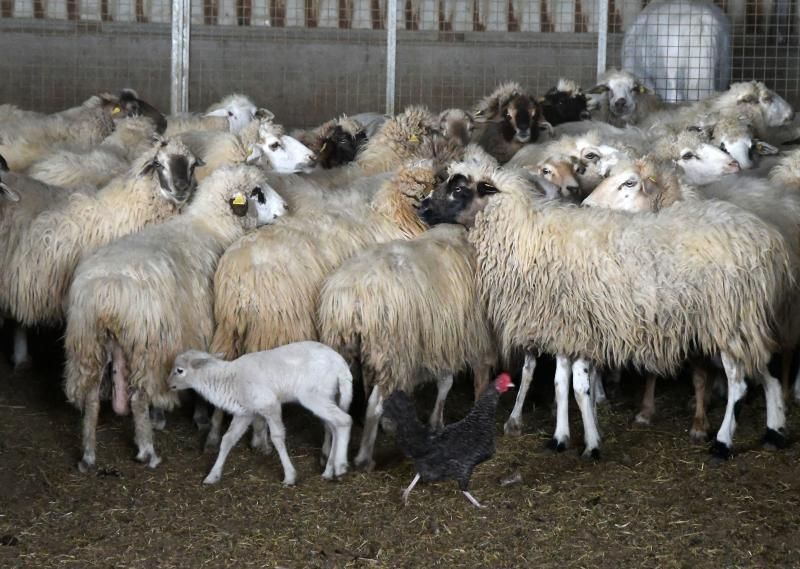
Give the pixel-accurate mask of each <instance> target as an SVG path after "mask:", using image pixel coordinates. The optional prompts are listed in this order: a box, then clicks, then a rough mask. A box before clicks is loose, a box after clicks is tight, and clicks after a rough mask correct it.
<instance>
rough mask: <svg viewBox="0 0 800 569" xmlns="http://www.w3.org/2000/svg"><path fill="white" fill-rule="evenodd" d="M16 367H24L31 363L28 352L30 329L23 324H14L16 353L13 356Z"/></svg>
mask: <svg viewBox="0 0 800 569" xmlns="http://www.w3.org/2000/svg"><path fill="white" fill-rule="evenodd" d="M11 359H12V360H13V364H14V369H22V368H25V367H27V366H29V365H30V364H31V356H30V354H29V353H28V330H27V329H26V328H25V327H24V326H23V325H22V324H16V325H15V326H14V355H13V356H12V357H11Z"/></svg>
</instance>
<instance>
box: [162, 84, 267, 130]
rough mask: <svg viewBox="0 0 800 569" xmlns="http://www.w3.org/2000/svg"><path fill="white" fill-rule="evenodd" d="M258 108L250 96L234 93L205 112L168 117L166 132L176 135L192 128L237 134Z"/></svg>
mask: <svg viewBox="0 0 800 569" xmlns="http://www.w3.org/2000/svg"><path fill="white" fill-rule="evenodd" d="M257 110H258V109H257V107H256V105H255V103H253V101H252V100H251V99H250V98H249V97H247V96H245V95H239V94H236V93H234V94H232V95H228V96H227V97H225V98H224V99H222V100H221V101H219V102H218V103H214V104H213V105H211V106H210V107H209V108H208V109H207V110H206V112H205V113H204V114H201V115H193V114H187V115H173V116H170V117H168V118H167V130H166V132H165V134H166V136H175V135H177V134H181V133H183V132H188V131H192V130H211V131H214V130H227V131H229V132H232V133H234V134H236V133H238V132H239V131H241V130H242V129H243V128H244V127H246V126H247V125H248V124H250V122H251V121H252V120H253V118H255V116H256V111H257Z"/></svg>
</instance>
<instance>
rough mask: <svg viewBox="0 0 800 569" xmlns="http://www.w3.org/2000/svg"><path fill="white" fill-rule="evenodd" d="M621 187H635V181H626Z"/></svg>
mask: <svg viewBox="0 0 800 569" xmlns="http://www.w3.org/2000/svg"><path fill="white" fill-rule="evenodd" d="M622 185H623V186H625V187H626V188H632V187H633V186H635V185H636V180H628V181H627V182H625V183H624V184H622Z"/></svg>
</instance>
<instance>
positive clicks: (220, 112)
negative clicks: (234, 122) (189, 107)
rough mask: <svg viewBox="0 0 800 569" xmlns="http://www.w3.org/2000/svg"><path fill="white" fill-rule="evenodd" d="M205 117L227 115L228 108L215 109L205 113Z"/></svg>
mask: <svg viewBox="0 0 800 569" xmlns="http://www.w3.org/2000/svg"><path fill="white" fill-rule="evenodd" d="M205 116H207V117H227V116H228V109H215V110H213V111H211V112H208V113H206V114H205Z"/></svg>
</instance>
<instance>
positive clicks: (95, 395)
mask: <svg viewBox="0 0 800 569" xmlns="http://www.w3.org/2000/svg"><path fill="white" fill-rule="evenodd" d="M99 414H100V381H98V382H97V385H95V386H94V387H92V388H90V389H89V392H88V393H87V394H86V397H85V398H84V400H83V433H82V435H83V458H81V460H80V462H79V463H78V470H80V471H81V472H84V473H86V472H89V470H91V469H92V468H94V467H95V464H96V462H95V461H96V456H95V449H96V448H97V417H98V415H99Z"/></svg>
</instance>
